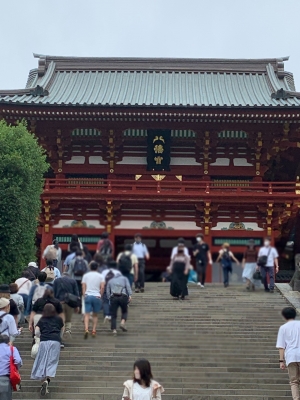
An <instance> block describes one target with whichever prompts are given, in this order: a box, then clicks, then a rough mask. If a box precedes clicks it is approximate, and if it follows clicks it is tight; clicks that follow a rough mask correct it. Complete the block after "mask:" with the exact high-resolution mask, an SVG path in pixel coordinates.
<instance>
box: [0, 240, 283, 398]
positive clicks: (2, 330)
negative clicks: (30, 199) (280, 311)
mask: <svg viewBox="0 0 300 400" xmlns="http://www.w3.org/2000/svg"><path fill="white" fill-rule="evenodd" d="M149 257H150V255H149V251H148V249H147V246H146V244H145V243H143V241H142V237H141V235H140V234H136V235H135V237H134V243H133V244H126V245H125V246H124V250H123V251H122V252H121V253H120V254H118V255H115V249H114V245H113V243H112V241H111V240H110V239H109V235H108V234H107V233H106V232H104V233H103V234H102V237H101V240H100V241H99V242H98V244H97V249H96V253H95V254H94V256H93V257H92V256H91V254H90V252H89V250H88V248H87V247H86V246H84V245H83V244H82V243H81V242H80V240H79V238H78V237H77V235H73V236H72V240H71V242H70V243H69V245H68V255H67V257H66V258H65V259H64V260H63V258H62V251H61V248H60V246H59V243H58V241H57V240H56V239H55V240H54V241H53V243H52V244H51V245H48V246H47V247H46V248H45V250H44V252H43V258H44V262H45V265H46V266H45V268H43V269H40V268H39V266H38V265H37V264H36V263H35V262H30V263H29V264H28V266H27V267H26V268H25V269H24V271H23V272H22V275H21V277H20V278H18V279H17V280H16V281H15V282H13V283H11V284H10V285H0V356H1V355H3V356H4V357H6V358H5V359H7V356H8V354H9V351H11V350H10V349H9V346H12V347H11V349H13V351H14V360H15V361H14V363H15V364H16V365H17V366H21V365H22V360H21V357H20V354H19V352H18V350H17V349H16V348H14V347H13V343H14V341H15V339H16V338H17V337H18V336H19V335H20V334H21V332H22V328H21V327H20V325H22V324H24V323H28V328H29V330H30V332H31V335H32V343H31V346H32V357H33V358H35V360H34V365H33V368H32V372H31V379H33V380H39V381H40V382H41V389H40V391H41V395H42V396H45V395H46V394H47V393H49V385H50V381H51V379H52V378H54V377H55V374H56V369H57V366H58V362H59V355H60V351H61V349H63V348H64V342H65V341H67V340H70V339H71V338H72V318H73V315H74V313H76V312H77V313H81V314H82V322H83V326H84V328H83V338H84V339H85V340H87V339H88V338H89V337H91V338H95V337H96V335H97V326H98V319H99V315H100V312H101V310H103V317H104V323H107V322H108V323H110V329H111V332H112V334H113V335H114V336H115V335H117V334H118V328H119V329H120V331H122V332H127V324H126V323H127V318H128V306H129V304H130V302H131V298H132V291H133V290H134V292H135V293H137V294H138V293H143V292H144V291H145V262H146V260H148V259H149ZM192 257H194V259H195V265H196V268H195V271H194V268H193V267H192V260H193V258H192ZM216 261H217V262H220V265H221V267H222V270H223V276H224V286H225V287H227V286H228V285H229V275H230V272H232V262H233V261H234V262H236V263H237V264H239V261H238V260H237V258H236V257H235V255H234V254H233V253H232V251H231V250H230V246H229V244H228V243H224V245H223V246H222V249H221V250H220V251H219V254H218V257H217V260H216ZM212 262H213V260H212V255H211V252H210V249H209V246H208V245H207V244H206V243H205V241H204V237H203V235H202V234H198V235H197V236H196V243H195V245H194V246H193V248H192V249H191V254H190V251H189V249H188V248H187V247H186V245H185V240H184V239H183V238H180V239H178V244H177V246H175V247H174V248H173V249H172V253H171V257H170V265H169V267H168V268H167V272H166V274H164V276H163V279H164V280H165V281H168V282H170V294H171V296H172V297H173V298H174V299H176V300H180V299H181V300H184V299H186V296H188V283H189V282H191V281H194V282H195V283H197V285H198V286H199V287H200V288H204V287H205V281H206V270H207V265H208V264H212ZM274 266H275V268H276V271H277V272H278V254H277V251H276V249H275V248H274V247H272V246H271V243H270V240H269V239H268V238H266V239H265V241H264V246H263V247H262V248H261V249H259V251H257V250H256V248H255V242H254V241H253V240H250V241H249V244H248V247H247V249H246V250H245V253H244V256H243V260H242V267H243V278H244V280H245V282H246V287H247V290H254V288H255V282H254V278H255V274H257V272H258V269H259V271H260V275H261V277H260V279H262V281H263V283H264V288H265V290H266V291H270V292H273V291H274ZM267 276H268V277H269V285H268V281H267ZM133 288H134V289H133ZM119 309H120V310H121V315H120V323H119V324H118V323H117V313H118V310H119ZM3 371H4V372H7V368H6V367H2V369H1V366H0V399H1V400H2V399H5V400H6V399H11V385H10V383H9V380H8V379H7V378H8V374H7V373H3V374H2V372H3ZM5 388H6V389H5ZM5 390H6V392H5ZM162 391H163V388H162V387H161V386H160V385H159V384H158V383H157V382H155V381H154V380H153V378H152V373H151V367H150V364H149V362H148V361H147V360H138V361H137V362H136V363H135V365H134V377H133V380H130V381H127V382H125V384H124V399H126V398H129V399H131V400H132V398H133V399H144V398H145V399H148V398H149V399H150V398H151V397H149V396H150V395H152V394H153V393H155V394H157V393H158V394H159V396H160V393H161V392H162ZM2 393H6V394H5V396H6V397H3V396H2ZM142 395H144V396H145V397H142ZM148 395H149V396H148ZM1 396H2V397H1ZM132 396H133V397H132ZM139 396H140V397H139ZM147 396H148V397H147ZM156 398H158V399H159V398H160V397H156Z"/></svg>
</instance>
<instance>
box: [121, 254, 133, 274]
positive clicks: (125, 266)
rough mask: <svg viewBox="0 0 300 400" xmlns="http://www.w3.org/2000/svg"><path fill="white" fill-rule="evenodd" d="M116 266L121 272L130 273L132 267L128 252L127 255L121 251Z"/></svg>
mask: <svg viewBox="0 0 300 400" xmlns="http://www.w3.org/2000/svg"><path fill="white" fill-rule="evenodd" d="M118 268H119V270H120V272H121V274H130V271H131V269H132V262H131V257H130V254H129V255H127V254H125V253H122V255H121V257H120V259H119V262H118Z"/></svg>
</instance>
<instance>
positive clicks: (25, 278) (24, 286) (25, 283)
mask: <svg viewBox="0 0 300 400" xmlns="http://www.w3.org/2000/svg"><path fill="white" fill-rule="evenodd" d="M29 278H30V272H29V271H27V269H25V270H24V271H23V272H22V277H21V278H18V279H17V280H16V281H15V283H16V284H17V285H18V294H19V295H20V296H22V297H23V302H24V310H26V307H27V302H28V296H29V292H30V289H31V287H32V282H31V280H30V279H29Z"/></svg>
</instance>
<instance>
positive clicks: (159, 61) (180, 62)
mask: <svg viewBox="0 0 300 400" xmlns="http://www.w3.org/2000/svg"><path fill="white" fill-rule="evenodd" d="M34 57H35V58H38V59H39V67H38V71H39V76H43V74H44V73H45V71H46V69H47V67H48V65H49V64H50V63H51V62H55V64H56V70H111V71H112V70H118V71H120V70H123V71H126V70H131V71H136V70H139V71H141V70H145V71H148V70H151V71H185V72H193V71H199V72H202V71H203V72H204V71H205V72H236V73H238V72H241V73H243V72H249V73H254V72H257V73H266V65H268V64H271V65H272V66H273V67H274V69H275V70H276V72H277V71H278V72H279V71H284V61H286V60H288V59H289V57H279V58H261V59H260V58H258V59H225V58H158V57H153V58H139V57H132V58H131V57H66V56H50V55H42V54H34Z"/></svg>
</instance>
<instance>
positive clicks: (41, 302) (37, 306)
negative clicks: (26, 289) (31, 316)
mask: <svg viewBox="0 0 300 400" xmlns="http://www.w3.org/2000/svg"><path fill="white" fill-rule="evenodd" d="M48 303H51V304H53V305H54V307H55V310H56V312H57V314H61V313H62V312H63V309H62V305H61V304H60V302H59V300H57V299H55V298H53V297H48V298H46V299H44V297H41V298H40V299H37V301H36V302H35V303H34V305H33V306H32V311H34V312H35V313H37V314H42V313H43V311H44V307H45V304H48Z"/></svg>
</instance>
